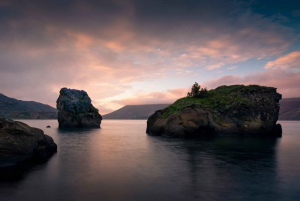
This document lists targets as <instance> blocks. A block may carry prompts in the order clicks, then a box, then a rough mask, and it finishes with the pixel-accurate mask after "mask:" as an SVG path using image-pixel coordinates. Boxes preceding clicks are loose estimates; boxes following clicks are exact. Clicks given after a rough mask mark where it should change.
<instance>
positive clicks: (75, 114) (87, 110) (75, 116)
mask: <svg viewBox="0 0 300 201" xmlns="http://www.w3.org/2000/svg"><path fill="white" fill-rule="evenodd" d="M56 108H57V110H58V114H57V118H58V123H59V127H60V128H63V127H97V128H100V124H101V120H102V116H101V115H100V114H99V112H98V109H96V108H95V107H94V106H93V105H92V103H91V99H90V97H89V96H88V94H87V93H86V92H85V91H83V90H76V89H67V88H62V89H61V90H60V92H59V97H58V99H57V101H56Z"/></svg>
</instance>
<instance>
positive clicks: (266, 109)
mask: <svg viewBox="0 0 300 201" xmlns="http://www.w3.org/2000/svg"><path fill="white" fill-rule="evenodd" d="M280 99H281V94H279V93H277V92H276V88H273V87H261V86H257V85H249V86H243V85H233V86H221V87H218V88H216V89H215V90H210V91H208V95H207V97H204V98H182V99H179V100H177V101H176V102H175V103H173V104H172V105H170V106H169V107H167V108H165V109H163V110H158V111H156V112H155V113H154V114H153V115H151V116H150V117H149V119H148V121H147V130H146V132H147V133H148V134H149V135H161V136H166V137H197V136H213V135H237V136H238V135H242V136H244V135H247V136H281V134H282V129H281V126H280V125H279V124H276V122H277V120H278V115H279V100H280Z"/></svg>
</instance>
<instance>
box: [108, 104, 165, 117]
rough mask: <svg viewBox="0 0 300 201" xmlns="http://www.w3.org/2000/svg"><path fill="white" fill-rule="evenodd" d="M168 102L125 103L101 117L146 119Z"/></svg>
mask: <svg viewBox="0 0 300 201" xmlns="http://www.w3.org/2000/svg"><path fill="white" fill-rule="evenodd" d="M169 105H170V104H148V105H126V106H124V107H122V108H120V109H118V110H116V111H114V112H111V113H109V114H106V115H103V116H102V117H103V119H148V117H149V116H150V115H151V114H153V113H154V112H155V111H156V110H160V109H163V108H165V107H168V106H169Z"/></svg>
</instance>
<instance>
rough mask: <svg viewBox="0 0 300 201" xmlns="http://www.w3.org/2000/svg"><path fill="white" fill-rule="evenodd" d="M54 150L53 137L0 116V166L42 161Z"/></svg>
mask: <svg viewBox="0 0 300 201" xmlns="http://www.w3.org/2000/svg"><path fill="white" fill-rule="evenodd" d="M56 151H57V145H56V144H55V143H54V141H53V139H52V138H51V137H50V136H48V135H45V134H44V132H43V131H42V130H41V129H38V128H33V127H30V126H28V125H27V124H24V123H22V122H18V121H13V120H10V119H5V118H0V167H3V166H10V165H16V164H18V163H21V162H24V161H33V162H42V161H45V160H47V159H48V158H49V157H50V156H52V155H53V154H54V153H55V152H56Z"/></svg>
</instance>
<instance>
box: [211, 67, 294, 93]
mask: <svg viewBox="0 0 300 201" xmlns="http://www.w3.org/2000/svg"><path fill="white" fill-rule="evenodd" d="M299 80H300V73H295V72H287V71H284V70H268V71H266V72H262V73H252V74H249V75H247V76H237V75H229V76H223V77H220V78H217V79H212V80H208V81H206V82H205V86H207V87H208V88H209V89H213V88H216V87H218V86H220V85H233V84H244V85H248V84H258V85H262V86H272V87H276V88H277V91H278V92H279V93H281V94H282V95H283V98H291V97H300V90H299V88H300V82H299Z"/></svg>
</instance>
